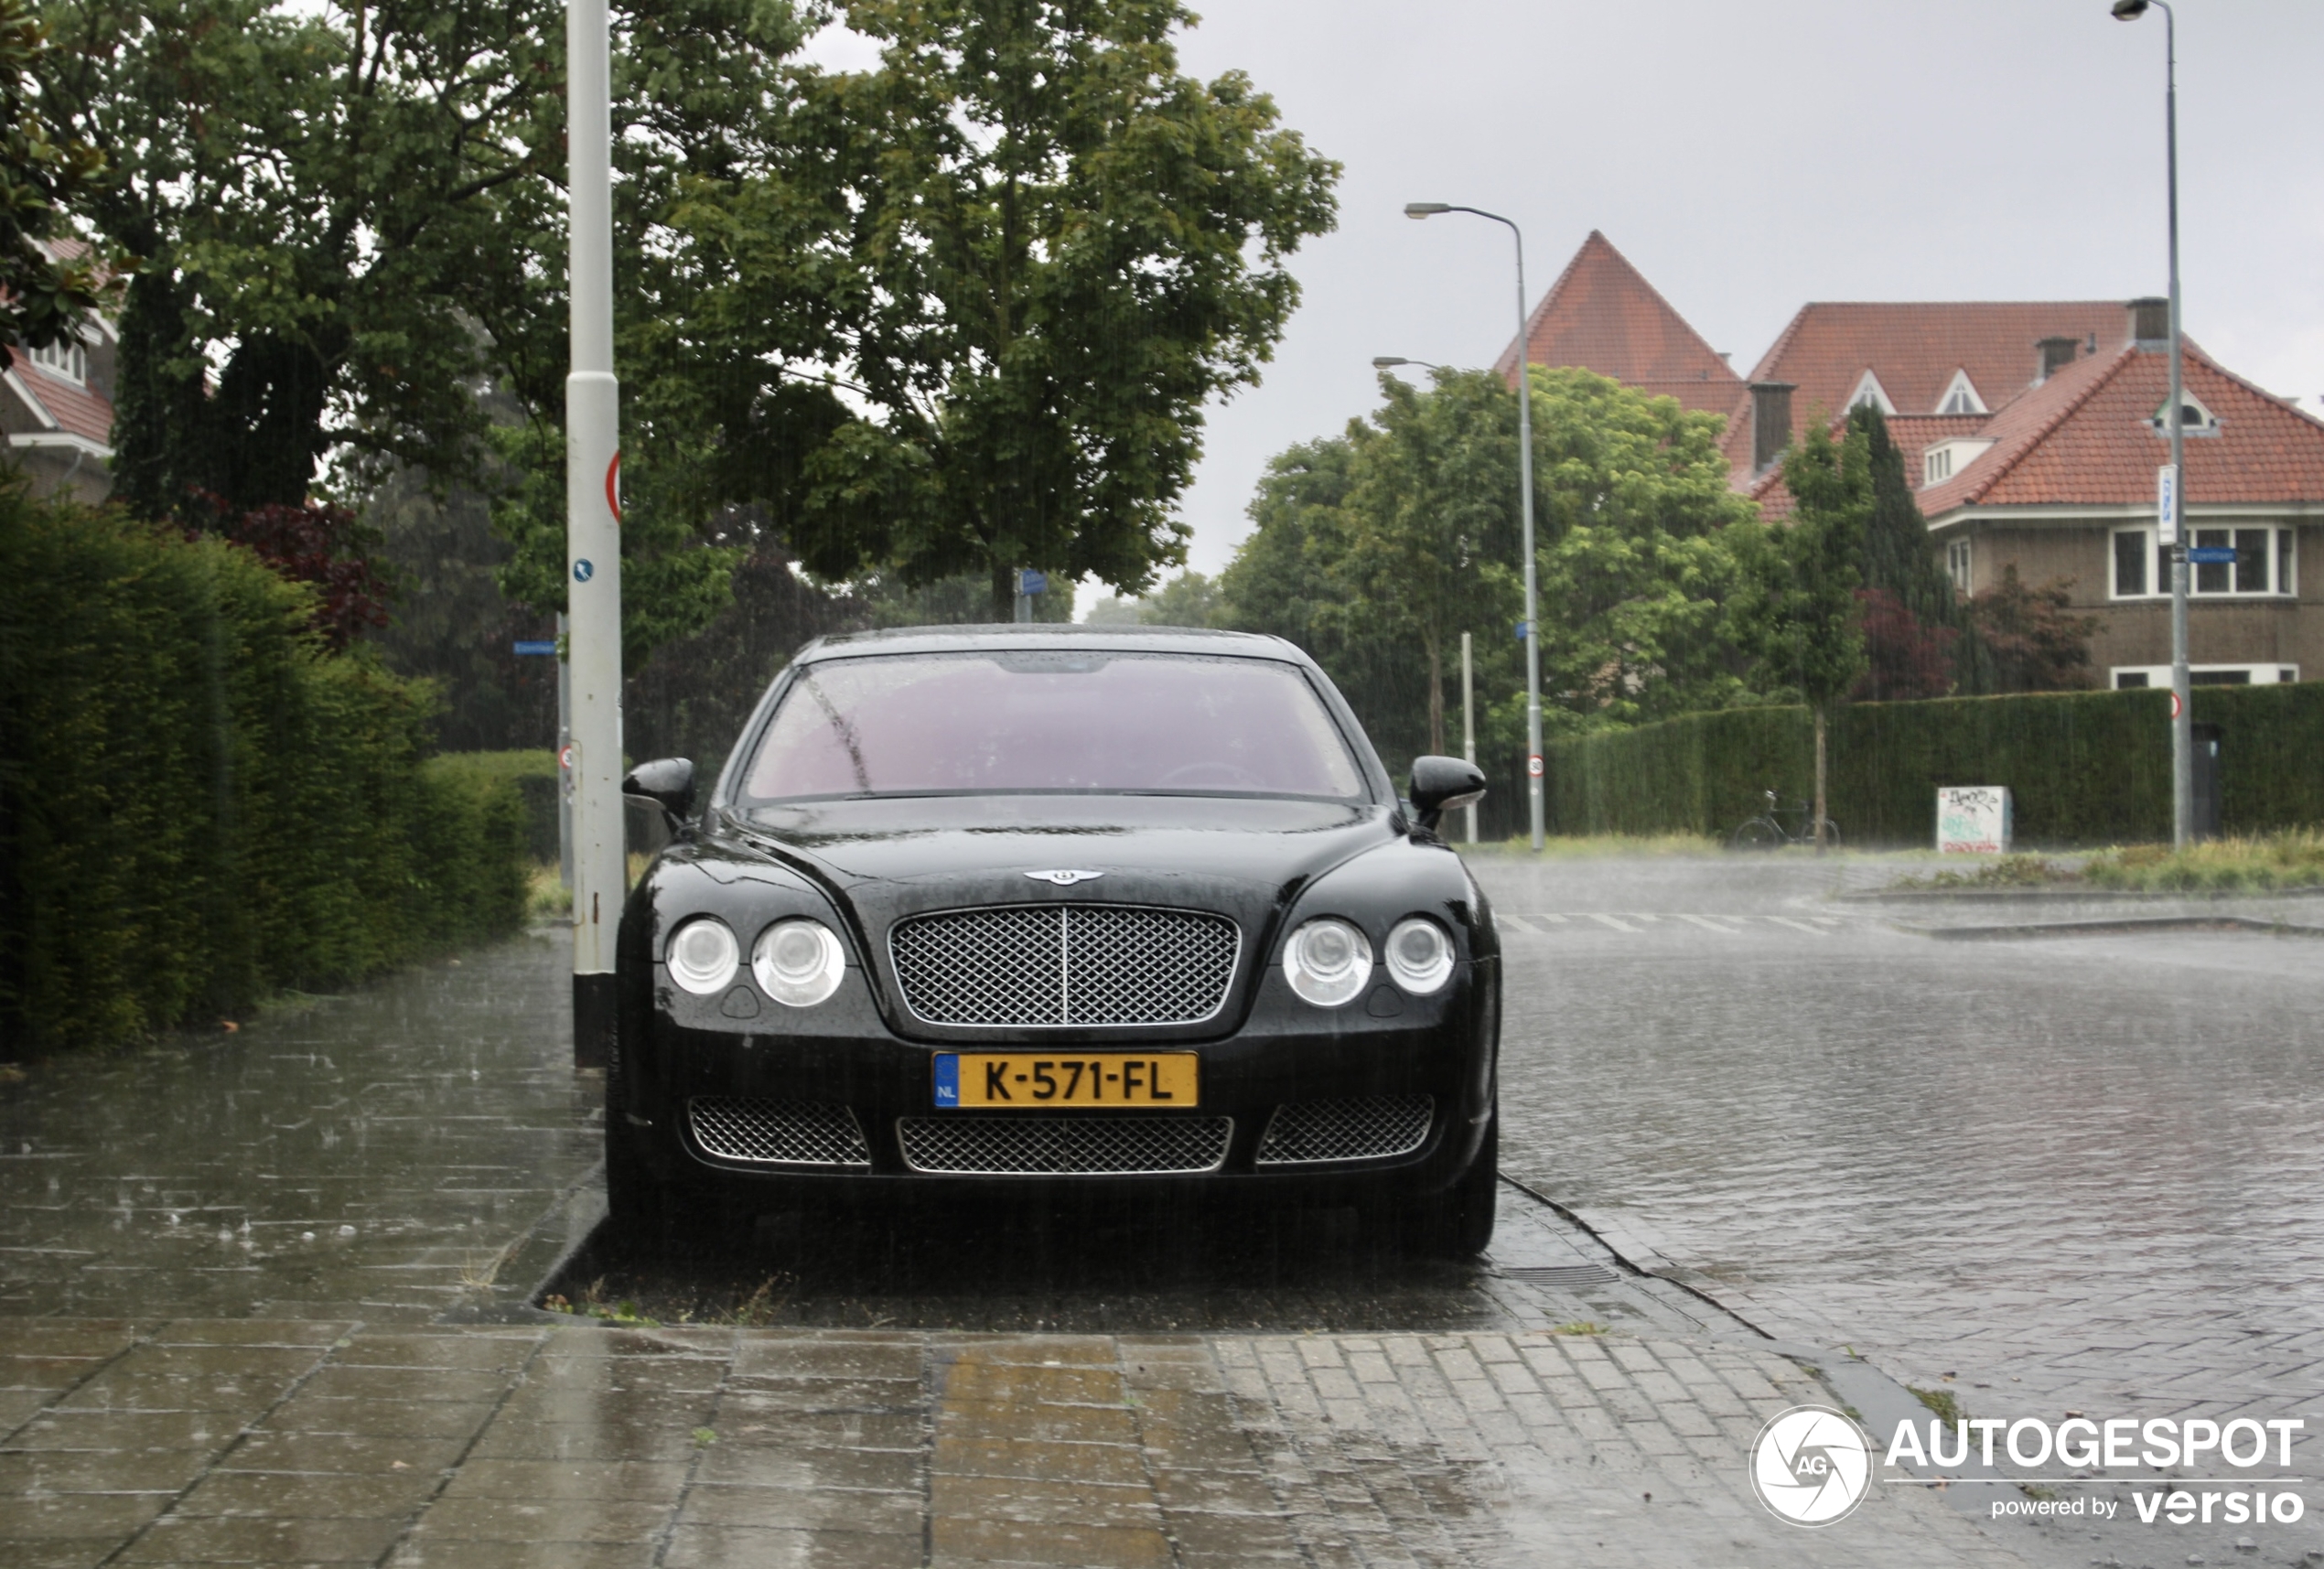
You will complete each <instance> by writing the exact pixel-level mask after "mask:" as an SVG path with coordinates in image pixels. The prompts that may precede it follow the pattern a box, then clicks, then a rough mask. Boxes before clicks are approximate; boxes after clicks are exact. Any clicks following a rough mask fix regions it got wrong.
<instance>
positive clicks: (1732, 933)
mask: <svg viewBox="0 0 2324 1569" xmlns="http://www.w3.org/2000/svg"><path fill="white" fill-rule="evenodd" d="M1678 919H1680V920H1691V921H1693V922H1694V923H1695V925H1697V926H1699V927H1701V928H1702V929H1703V930H1705V931H1716V932H1717V933H1718V934H1719V935H1720V936H1721V937H1740V936H1742V935H1743V934H1742V933H1741V932H1739V931H1738V930H1735V928H1733V927H1731V926H1721V925H1720V924H1719V923H1718V922H1716V921H1715V920H1712V919H1708V918H1706V917H1704V916H1699V915H1683V916H1680V917H1678Z"/></svg>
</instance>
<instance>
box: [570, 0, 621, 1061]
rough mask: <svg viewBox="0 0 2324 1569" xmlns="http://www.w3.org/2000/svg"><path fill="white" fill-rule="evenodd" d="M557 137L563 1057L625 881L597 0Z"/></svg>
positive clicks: (603, 95)
mask: <svg viewBox="0 0 2324 1569" xmlns="http://www.w3.org/2000/svg"><path fill="white" fill-rule="evenodd" d="M565 115H566V121H565V141H566V147H567V152H568V154H569V156H570V158H571V164H570V178H569V183H568V186H567V202H568V206H567V217H568V220H569V223H570V231H569V242H568V244H569V250H568V256H569V281H568V285H567V287H568V291H569V293H570V296H571V300H572V309H573V320H572V359H573V364H572V371H571V373H570V374H569V375H567V376H566V377H565V596H566V604H567V606H568V607H569V608H568V611H567V615H566V624H567V626H568V628H569V633H568V636H567V639H566V643H567V648H568V650H569V667H570V670H571V680H572V704H573V716H572V738H571V740H570V741H569V743H568V745H569V746H570V747H572V748H573V758H572V779H573V785H574V791H573V839H574V845H573V1059H574V1063H575V1065H576V1067H584V1068H589V1067H602V1066H604V1065H605V1063H606V1061H607V1060H608V1055H609V1051H610V1048H611V1045H612V1041H613V1035H614V1014H615V1008H614V999H615V988H614V975H613V964H614V935H615V932H616V931H617V930H618V929H619V926H620V923H621V902H622V898H623V897H624V896H625V895H626V894H627V893H628V891H629V869H628V865H627V855H626V854H625V852H626V850H627V848H628V846H627V845H626V844H625V843H624V838H623V832H622V811H621V512H620V505H621V503H620V492H619V483H620V464H621V453H620V445H621V423H620V411H621V389H620V384H619V382H616V381H615V380H614V375H613V179H612V152H613V106H612V65H611V45H610V43H609V41H608V27H607V20H606V0H568V9H567V10H566V12H565Z"/></svg>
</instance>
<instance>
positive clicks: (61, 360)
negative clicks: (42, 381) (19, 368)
mask: <svg viewBox="0 0 2324 1569" xmlns="http://www.w3.org/2000/svg"><path fill="white" fill-rule="evenodd" d="M27 354H28V356H29V357H30V359H31V360H32V362H33V363H34V364H35V365H38V366H39V367H40V368H41V369H42V370H43V371H51V372H53V373H55V374H57V375H59V376H62V377H63V378H65V380H67V381H69V382H87V381H88V380H89V350H88V349H84V348H82V347H81V343H80V341H79V340H78V339H70V338H69V339H64V340H63V341H61V342H58V343H51V344H49V345H48V347H47V348H45V349H28V350H27Z"/></svg>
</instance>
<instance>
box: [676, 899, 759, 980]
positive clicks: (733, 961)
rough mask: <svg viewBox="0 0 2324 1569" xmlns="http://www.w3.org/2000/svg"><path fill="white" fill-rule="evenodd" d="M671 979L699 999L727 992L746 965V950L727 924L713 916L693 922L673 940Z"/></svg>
mask: <svg viewBox="0 0 2324 1569" xmlns="http://www.w3.org/2000/svg"><path fill="white" fill-rule="evenodd" d="M669 962H670V978H671V979H672V981H675V982H677V983H678V984H680V985H681V986H683V987H684V988H685V989H686V990H687V991H689V992H692V993H693V994H694V995H695V996H697V997H706V996H709V995H710V994H712V993H714V992H723V991H725V990H726V987H727V985H728V983H731V982H732V981H733V980H734V978H735V971H736V970H737V968H738V967H739V966H740V964H741V962H742V946H741V944H739V943H737V942H736V941H735V934H734V933H733V932H731V931H728V930H726V922H725V921H723V920H718V919H714V918H712V917H709V916H705V917H703V918H702V919H700V920H690V921H688V922H686V924H685V925H683V926H682V927H680V928H679V929H678V930H677V931H676V933H675V934H674V935H672V937H671V939H670V952H669Z"/></svg>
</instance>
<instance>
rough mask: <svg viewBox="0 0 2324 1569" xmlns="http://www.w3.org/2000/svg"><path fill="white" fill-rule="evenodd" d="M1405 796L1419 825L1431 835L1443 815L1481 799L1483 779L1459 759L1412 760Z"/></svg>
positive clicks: (1475, 769)
mask: <svg viewBox="0 0 2324 1569" xmlns="http://www.w3.org/2000/svg"><path fill="white" fill-rule="evenodd" d="M1408 793H1409V794H1410V796H1411V799H1412V810H1413V814H1414V815H1415V817H1417V818H1418V819H1419V821H1420V826H1421V827H1423V828H1425V829H1427V830H1429V831H1430V832H1431V833H1434V832H1435V831H1436V824H1437V823H1438V822H1442V821H1443V820H1444V815H1445V813H1447V811H1452V810H1453V809H1454V808H1455V807H1459V806H1467V805H1469V804H1470V803H1471V802H1473V801H1480V800H1482V799H1483V798H1484V794H1485V776H1484V775H1483V774H1482V773H1481V772H1479V770H1478V768H1477V765H1476V764H1474V763H1465V762H1463V761H1461V760H1460V759H1459V758H1414V759H1413V760H1412V784H1411V786H1410V788H1409V791H1408Z"/></svg>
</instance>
